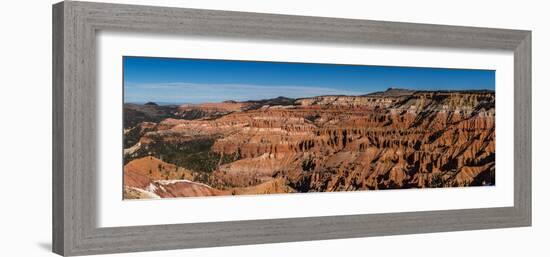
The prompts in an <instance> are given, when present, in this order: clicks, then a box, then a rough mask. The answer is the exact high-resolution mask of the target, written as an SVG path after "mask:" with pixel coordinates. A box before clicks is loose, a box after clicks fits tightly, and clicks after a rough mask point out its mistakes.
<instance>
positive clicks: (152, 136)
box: [124, 89, 495, 198]
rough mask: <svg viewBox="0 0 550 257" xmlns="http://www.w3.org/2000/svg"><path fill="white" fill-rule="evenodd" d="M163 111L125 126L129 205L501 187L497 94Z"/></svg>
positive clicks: (400, 94) (422, 94) (398, 94)
mask: <svg viewBox="0 0 550 257" xmlns="http://www.w3.org/2000/svg"><path fill="white" fill-rule="evenodd" d="M141 108H146V109H147V110H148V113H155V111H154V110H150V109H151V108H155V106H152V105H150V106H147V107H141ZM157 108H166V107H162V106H158V107H157ZM127 109H128V108H125V115H134V111H132V112H127V111H126V110H127ZM135 109H137V108H133V109H132V110H135ZM158 112H159V113H161V115H163V116H162V118H158V117H157V118H149V119H147V120H144V121H141V122H138V123H136V124H130V125H128V126H126V124H125V128H126V129H125V147H126V149H125V156H124V158H125V163H126V165H125V168H124V172H125V177H124V178H125V186H126V188H127V190H126V191H128V198H140V196H141V195H147V193H143V192H141V191H139V190H144V191H146V192H149V193H154V194H155V195H157V196H158V197H180V196H206V195H223V194H259V193H288V192H327V191H355V190H377V189H392V188H393V189H402V188H426V187H462V186H483V185H494V184H495V94H494V92H493V91H485V90H483V91H411V90H403V89H389V90H387V91H385V92H378V93H373V94H368V95H361V96H318V97H311V98H302V99H289V98H275V99H268V100H260V101H248V102H234V101H228V102H223V103H219V104H201V105H183V106H180V107H178V108H176V111H174V112H171V113H170V112H169V113H170V114H169V115H166V112H161V111H158ZM126 120H129V121H135V120H138V119H136V118H132V117H129V118H128V119H126V117H125V122H126ZM127 139H129V140H127ZM126 142H128V144H126ZM147 158H149V159H147ZM153 160H154V161H153ZM160 160H162V161H160ZM158 162H162V163H164V164H160V165H161V166H162V167H165V168H164V170H160V169H157V168H155V165H156V166H157V167H158V166H159V163H158ZM168 163H170V164H168ZM138 175H139V176H138ZM141 176H143V177H145V178H146V179H148V180H146V179H145V178H142V177H141ZM171 180H172V181H173V182H169V181H171ZM167 181H168V182H167ZM151 185H153V186H154V187H155V188H164V189H163V190H161V191H158V190H147V187H148V186H149V187H150V186H151ZM131 190H133V191H131ZM140 192H141V194H140ZM130 193H132V194H130ZM136 195H137V196H136Z"/></svg>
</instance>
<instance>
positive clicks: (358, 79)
mask: <svg viewBox="0 0 550 257" xmlns="http://www.w3.org/2000/svg"><path fill="white" fill-rule="evenodd" d="M53 103H54V106H53V129H54V135H53V147H54V149H53V251H54V252H56V253H58V254H60V255H65V256H70V255H87V254H101V253H117V252H133V251H151V250H164V249H180V248H196V247H213V246H229V245H241V244H260V243H275V242H291V241H305V240H322V239H336V238H351V237H367V236H382V235H395V234H411V233H429V232H442V231H459V230H475V229H489V228H505V227H519V226H530V225H531V32H530V31H522V30H508V29H493V28H474V27H458V26H443V25H430V24H412V23H398V22H385V21H369V20H349V19H335V18H321V17H302V16H288V15H274V14H258V13H242V12H228V11H212V10H197V9H183V8H168V7H151V6H137V5H119V4H106V3H91V2H75V1H65V2H61V3H58V4H56V5H54V6H53ZM497 153H498V154H497Z"/></svg>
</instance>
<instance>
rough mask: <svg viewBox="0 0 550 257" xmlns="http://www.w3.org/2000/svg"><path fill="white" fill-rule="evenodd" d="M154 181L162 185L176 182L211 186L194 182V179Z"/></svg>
mask: <svg viewBox="0 0 550 257" xmlns="http://www.w3.org/2000/svg"><path fill="white" fill-rule="evenodd" d="M155 182H156V183H159V184H161V185H164V186H168V185H172V184H176V183H189V184H195V185H200V186H205V187H208V188H212V187H211V186H209V185H207V184H203V183H199V182H194V181H191V180H187V179H172V180H155Z"/></svg>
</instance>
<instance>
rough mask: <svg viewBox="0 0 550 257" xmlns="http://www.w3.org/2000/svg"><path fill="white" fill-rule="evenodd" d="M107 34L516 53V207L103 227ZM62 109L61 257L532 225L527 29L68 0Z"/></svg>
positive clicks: (56, 210) (58, 142)
mask: <svg viewBox="0 0 550 257" xmlns="http://www.w3.org/2000/svg"><path fill="white" fill-rule="evenodd" d="M99 30H110V31H121V32H127V31H133V32H150V33H170V34H180V35H192V36H208V37H231V38H241V39H244V40H246V39H258V40H284V41H295V42H317V43H323V42H325V43H345V44H356V45H366V44H369V45H372V44H384V45H406V46H413V47H441V48H469V49H482V50H483V49H489V50H508V51H514V75H515V80H514V87H515V100H514V101H515V102H514V106H515V108H514V110H515V113H514V117H515V121H514V129H515V139H514V140H515V141H514V142H515V144H514V145H515V149H514V151H515V162H514V174H515V180H514V206H513V207H502V208H485V209H465V210H451V211H425V212H410V213H389V214H368V215H347V216H328V217H312V218H290V219H272V220H249V221H231V222H211V223H200V224H171V225H158V226H134V227H115V228H99V227H97V226H96V222H95V221H96V218H97V217H96V198H95V196H96V181H97V180H96V175H97V174H96V172H95V171H96V163H97V162H98V160H97V157H96V148H97V145H96V144H97V141H96V136H97V134H96V126H97V125H96V124H97V122H96V121H97V120H98V119H97V117H96V114H97V107H98V106H97V98H96V90H97V88H96V84H95V80H96V70H95V65H96V60H95V58H96V47H95V37H96V32H97V31H99ZM53 112H54V113H53V148H54V149H53V155H54V156H53V250H54V252H56V253H58V254H61V255H67V256H68V255H85V254H100V253H115V252H132V251H150V250H164V249H178V248H193V247H212V246H227V245H240V244H259V243H274V242H289V241H304V240H323V239H334V238H350V237H365V236H381V235H395V234H410V233H430V232H442V231H457V230H472V229H489V228H503V227H517V226H529V225H530V224H531V33H530V32H529V31H521V30H505V29H490V28H472V27H458V26H441V25H427V24H412V23H398V22H383V21H366V20H350V19H334V18H320V17H302V16H289V15H274V14H257V13H243V12H225V11H211V10H196V9H183V8H165V7H150V6H147V7H146V6H134V5H117V4H104V3H89V2H73V1H67V2H62V3H59V4H56V5H54V6H53ZM510 140H512V139H510Z"/></svg>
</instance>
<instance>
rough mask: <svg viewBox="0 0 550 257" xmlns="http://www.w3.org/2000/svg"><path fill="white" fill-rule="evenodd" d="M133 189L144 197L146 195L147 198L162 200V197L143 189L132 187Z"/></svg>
mask: <svg viewBox="0 0 550 257" xmlns="http://www.w3.org/2000/svg"><path fill="white" fill-rule="evenodd" d="M130 188H131V189H133V190H136V191H138V192H140V193H142V194H144V195H146V196H147V197H149V198H150V199H160V198H161V197H160V196H159V195H157V194H155V193H153V192H149V191H146V190H143V189H141V188H137V187H130Z"/></svg>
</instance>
